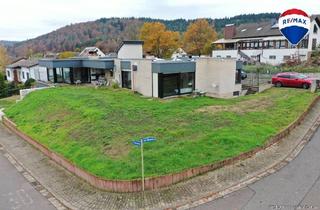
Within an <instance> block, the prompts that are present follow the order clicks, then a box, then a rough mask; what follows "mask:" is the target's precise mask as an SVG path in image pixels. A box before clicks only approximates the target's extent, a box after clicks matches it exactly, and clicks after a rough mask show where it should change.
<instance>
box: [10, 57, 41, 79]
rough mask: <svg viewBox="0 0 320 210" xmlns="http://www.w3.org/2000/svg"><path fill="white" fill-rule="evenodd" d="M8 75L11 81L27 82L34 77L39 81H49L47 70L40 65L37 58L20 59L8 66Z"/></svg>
mask: <svg viewBox="0 0 320 210" xmlns="http://www.w3.org/2000/svg"><path fill="white" fill-rule="evenodd" d="M6 76H7V80H8V81H9V82H12V81H15V82H22V83H24V82H26V81H27V80H28V79H30V78H33V79H35V80H38V81H44V82H46V81H47V70H46V68H44V67H40V66H39V65H38V61H37V60H28V59H26V58H22V59H19V60H17V61H15V62H14V63H12V64H10V65H8V66H7V67H6Z"/></svg>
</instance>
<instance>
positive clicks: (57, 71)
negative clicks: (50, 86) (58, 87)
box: [56, 68, 63, 83]
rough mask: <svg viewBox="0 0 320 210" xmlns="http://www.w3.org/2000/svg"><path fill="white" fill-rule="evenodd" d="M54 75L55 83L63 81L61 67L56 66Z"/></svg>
mask: <svg viewBox="0 0 320 210" xmlns="http://www.w3.org/2000/svg"><path fill="white" fill-rule="evenodd" d="M56 76H57V81H56V82H57V83H63V71H62V68H56Z"/></svg>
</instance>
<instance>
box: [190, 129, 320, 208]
mask: <svg viewBox="0 0 320 210" xmlns="http://www.w3.org/2000/svg"><path fill="white" fill-rule="evenodd" d="M319 160H320V129H318V131H317V133H316V134H315V136H314V137H313V138H312V140H311V142H309V143H308V144H307V145H306V146H305V148H304V149H303V151H302V152H301V153H300V155H299V156H298V157H297V158H296V159H295V160H293V161H292V162H291V163H289V164H288V165H287V166H286V167H284V168H283V169H281V170H280V171H278V172H276V173H275V174H273V175H271V176H268V177H266V178H264V179H262V180H260V181H258V182H256V183H254V184H252V185H249V186H248V187H245V188H243V189H242V190H240V191H237V192H234V193H232V194H230V195H228V196H226V197H224V198H220V199H217V200H215V201H212V202H209V203H206V204H203V205H201V206H198V207H196V208H194V210H209V209H210V210H240V209H241V210H270V209H280V210H282V209H283V210H294V209H320V164H319Z"/></svg>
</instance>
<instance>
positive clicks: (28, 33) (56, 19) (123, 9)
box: [0, 0, 320, 40]
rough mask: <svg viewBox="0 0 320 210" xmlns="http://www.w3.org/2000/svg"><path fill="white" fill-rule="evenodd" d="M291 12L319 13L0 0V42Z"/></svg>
mask: <svg viewBox="0 0 320 210" xmlns="http://www.w3.org/2000/svg"><path fill="white" fill-rule="evenodd" d="M291 8H299V9H303V10H305V11H306V12H307V13H309V14H310V15H311V14H318V13H320V6H319V2H318V1H316V0H305V1H301V0H263V1H257V0H242V1H240V0H163V1H160V0H158V1H152V0H129V1H125V0H92V1H88V0H3V1H2V2H1V12H0V40H25V39H30V38H34V37H37V36H39V35H42V34H45V33H48V32H51V31H53V30H56V29H58V28H60V27H62V26H65V25H68V24H70V23H78V22H84V21H90V20H96V19H98V18H101V17H153V18H163V19H175V18H187V19H194V18H200V17H211V18H219V17H226V16H228V17H229V16H234V15H239V14H245V13H260V12H283V11H284V10H286V9H291Z"/></svg>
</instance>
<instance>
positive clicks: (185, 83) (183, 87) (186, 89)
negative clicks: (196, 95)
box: [180, 73, 194, 94]
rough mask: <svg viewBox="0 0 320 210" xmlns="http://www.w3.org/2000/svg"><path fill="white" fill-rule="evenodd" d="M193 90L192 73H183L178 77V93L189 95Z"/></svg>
mask: <svg viewBox="0 0 320 210" xmlns="http://www.w3.org/2000/svg"><path fill="white" fill-rule="evenodd" d="M193 90H194V73H185V74H181V76H180V93H181V94H185V93H191V92H192V91H193Z"/></svg>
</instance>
